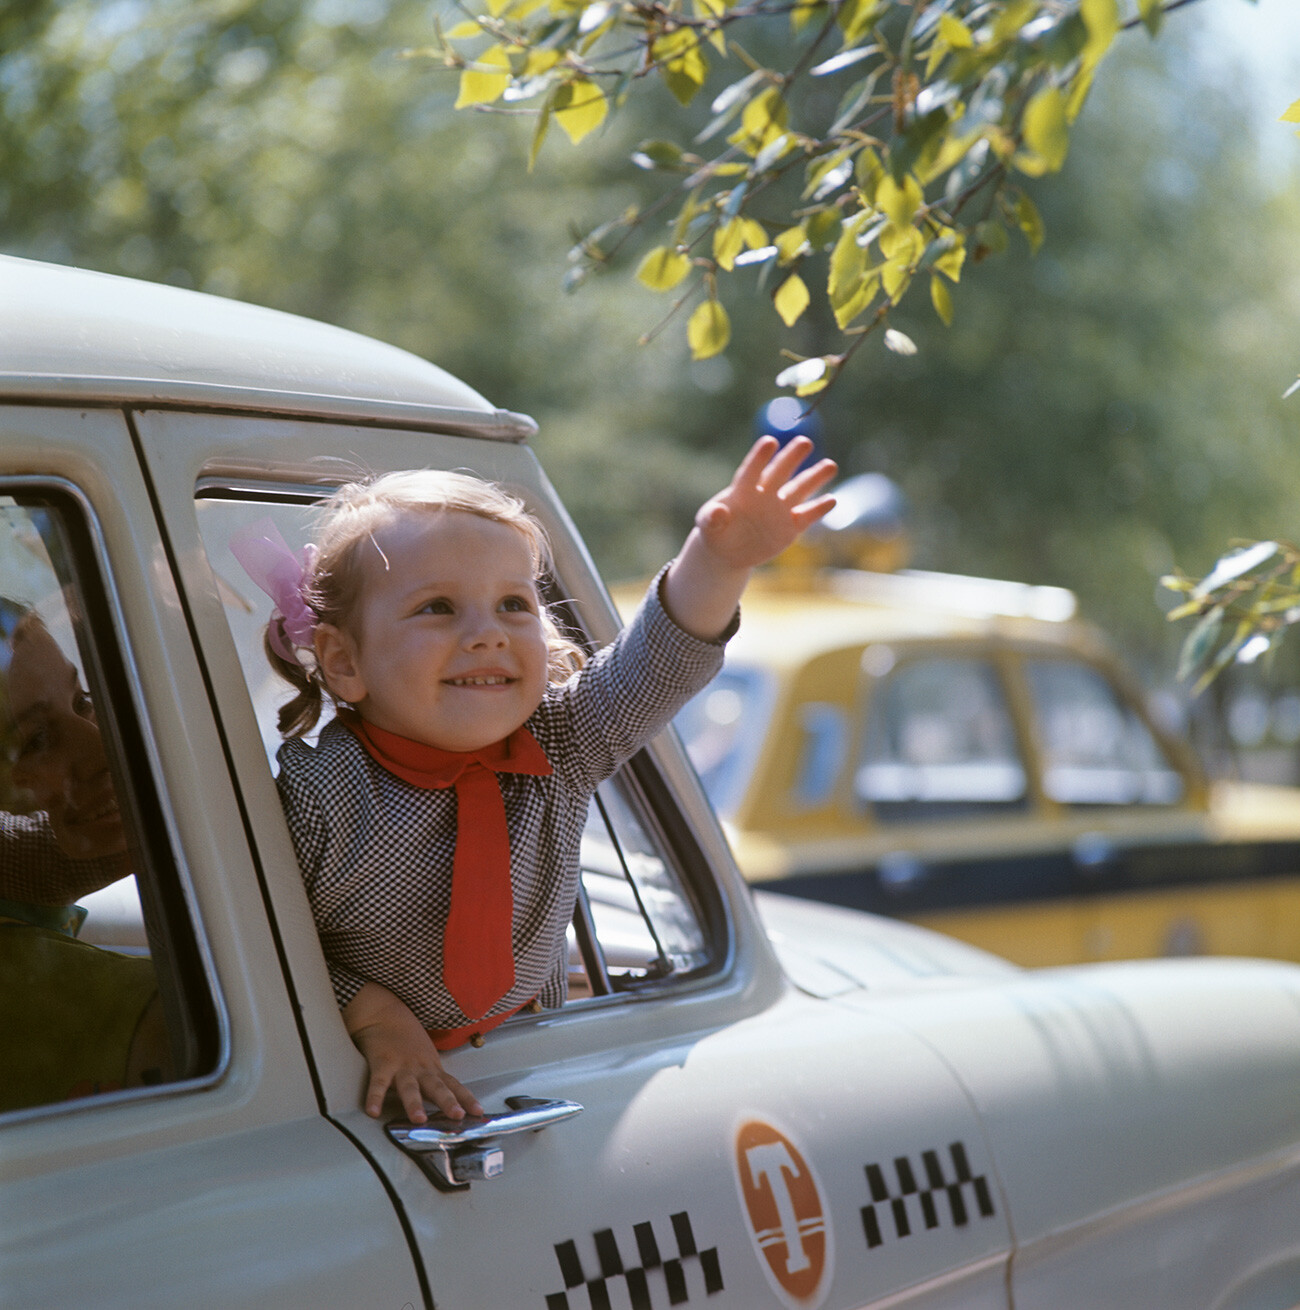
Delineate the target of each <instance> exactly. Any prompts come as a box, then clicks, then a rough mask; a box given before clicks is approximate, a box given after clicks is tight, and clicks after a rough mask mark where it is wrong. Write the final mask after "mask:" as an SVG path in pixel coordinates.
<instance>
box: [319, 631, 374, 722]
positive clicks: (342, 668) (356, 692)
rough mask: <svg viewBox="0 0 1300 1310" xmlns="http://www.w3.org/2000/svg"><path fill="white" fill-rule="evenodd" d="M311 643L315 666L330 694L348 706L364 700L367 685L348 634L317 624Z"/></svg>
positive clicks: (354, 645)
mask: <svg viewBox="0 0 1300 1310" xmlns="http://www.w3.org/2000/svg"><path fill="white" fill-rule="evenodd" d="M312 642H313V644H314V645H315V647H316V664H317V667H318V668H319V669H320V671H321V676H322V677H323V678H324V679H325V685H326V686H327V687H328V688H329V690H330V692H331V694H332V695H333V696H334V697H335V698H336V699H338V700H341V701H346V702H347V703H348V704H349V705H356V704H357V703H358V702H360V701H363V700H365V698H366V684H365V681H364V679H363V678H362V676H361V670H360V668H359V666H358V663H357V648H356V643H355V642H354V641H353V640H352V637H351V635H350V634H349V633H347V632H345V631H344V630H343V629H342V628H336V627H335V626H334V625H333V624H332V623H318V624H317V625H316V631H315V633H314V635H313V637H312Z"/></svg>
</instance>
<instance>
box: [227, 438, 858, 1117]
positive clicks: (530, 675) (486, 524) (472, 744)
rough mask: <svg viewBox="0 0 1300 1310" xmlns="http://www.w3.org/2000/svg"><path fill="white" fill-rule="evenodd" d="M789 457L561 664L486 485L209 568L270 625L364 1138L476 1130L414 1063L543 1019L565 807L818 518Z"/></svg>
mask: <svg viewBox="0 0 1300 1310" xmlns="http://www.w3.org/2000/svg"><path fill="white" fill-rule="evenodd" d="M810 448H811V443H809V442H808V441H807V440H806V439H804V438H799V439H797V440H796V441H792V442H790V443H789V444H788V445H787V446H785V447H784V448H781V449H779V450H778V447H777V442H776V441H775V439H773V438H771V437H764V438H763V439H762V440H760V441H759V442H757V443H756V444H755V446H754V447H753V449H752V450H751V451H750V452H749V454H748V455H747V456H746V458H745V459H744V461H743V462H742V463H741V465H740V467H739V469H738V470H737V471H736V474H735V476H734V477H733V478H732V481H731V484H730V485H729V486H728V487H727V488H726V490H724V491H722V492H721V493H719V494H718V495H717V496H715V497H714V498H713V499H711V500H710V501H708V502H707V503H706V504H705V505H704V506H703V508H702V509H701V510H700V512H699V514H698V515H697V516H696V521H695V527H694V529H693V530H692V532H691V533H690V536H689V537H688V538H687V541H686V544H685V545H684V547H683V548H682V551H681V553H680V554H679V555H678V556H677V558H676V559H675V560H674V561H673V562H672V563H671V564H669V565H668V566H667V567H666V568H665V569H664V570H663V571H662V572H661V573H660V574H659V576H658V577H657V578H656V579H655V581H654V583H652V584H651V587H650V589H649V591H648V593H647V595H646V598H645V600H644V601H643V603H642V606H641V608H640V610H639V611H638V613H637V615H636V616H635V618H634V619H633V620H632V622H631V623H630V624H629V625H628V627H627V628H625V629H624V631H623V632H622V633H621V634H620V635H619V636H618V638H617V639H616V640H615V641H613V642H612V643H611V644H610V645H609V646H607V647H606V648H605V649H603V650H601V651H599V652H598V653H597V654H596V655H594V656H593V657H592V658H591V659H590V661H588V662H586V663H585V664H584V663H583V659H582V655H581V652H580V651H579V650H578V648H577V647H576V646H574V645H573V644H572V643H571V642H569V641H568V640H567V639H565V637H564V636H563V635H562V634H561V633H560V631H559V630H558V628H557V627H556V625H555V623H554V622H553V620H552V619H551V617H550V616H549V615H548V613H547V611H546V607H545V606H544V605H543V604H542V602H541V599H540V594H539V582H540V580H541V579H542V578H543V577H544V576H545V574H546V572H547V568H548V553H547V548H546V542H545V539H544V536H543V531H542V528H541V526H540V524H538V523H537V522H536V520H534V519H533V518H532V517H531V516H530V515H529V514H528V513H527V512H526V511H525V509H524V507H523V505H522V504H521V503H520V502H519V501H518V500H516V499H515V498H514V497H513V496H510V495H509V494H508V493H506V492H505V491H503V490H502V489H501V488H499V487H497V486H495V485H493V484H491V483H485V482H481V481H479V480H478V479H476V478H472V477H467V476H465V475H461V474H454V473H442V472H435V471H427V470H426V471H419V472H411V473H394V474H388V475H386V476H384V477H380V478H378V479H376V480H375V481H373V482H369V483H353V484H349V485H347V486H344V487H343V488H341V489H340V490H339V491H338V492H337V493H336V494H335V495H334V496H333V497H332V498H331V499H330V501H329V502H328V503H327V504H326V505H325V507H324V511H323V519H322V523H321V529H320V533H319V536H318V540H317V543H316V546H315V547H314V548H308V551H307V552H306V553H305V556H304V560H303V561H302V562H301V563H299V562H295V560H294V557H292V556H290V555H289V554H288V551H287V548H285V547H283V544H282V543H280V544H279V545H278V546H277V545H275V544H273V543H272V541H271V540H269V539H268V538H267V537H266V536H265V535H262V536H260V537H259V536H258V532H257V531H256V530H254V531H251V532H250V533H246V534H244V537H243V539H242V540H237V541H236V542H234V543H232V545H233V546H234V548H235V553H236V555H237V557H238V558H240V560H241V562H242V563H243V564H244V566H245V568H247V569H248V571H249V573H250V576H252V577H253V578H254V580H255V581H257V582H258V583H259V585H260V586H262V587H263V589H264V590H266V591H267V592H268V594H270V595H271V596H272V598H273V599H275V600H276V602H277V609H276V611H275V612H274V613H273V614H272V618H271V622H270V624H269V625H268V629H267V653H268V656H269V657H270V658H271V661H272V664H273V665H274V666H275V668H276V669H277V670H278V671H279V672H280V673H281V674H282V675H283V676H284V677H286V678H287V679H288V680H289V681H290V682H291V683H292V684H293V685H294V687H295V688H296V690H297V695H296V696H295V697H294V699H293V700H291V701H290V702H289V704H288V705H286V706H285V707H284V708H283V709H282V710H281V714H280V728H281V731H282V732H283V733H285V734H286V737H287V738H288V739H287V740H286V741H285V743H284V745H283V746H282V747H281V748H280V753H279V761H280V773H279V779H278V786H279V790H280V797H281V801H282V803H283V805H284V810H285V814H286V816H287V818H288V822H289V829H290V832H291V833H292V836H293V841H294V846H295V850H296V853H297V856H298V860H299V862H300V864H301V866H302V873H303V878H304V880H305V882H306V886H307V894H308V897H309V899H310V901H311V905H312V910H313V913H314V915H315V919H316V925H317V928H318V930H319V932H320V937H321V943H322V946H323V948H324V952H325V956H326V959H327V961H328V964H329V968H330V974H331V979H332V981H333V984H334V990H335V994H336V997H337V1000H338V1003H339V1006H340V1008H341V1010H342V1012H343V1019H344V1023H345V1025H346V1026H347V1029H348V1032H349V1033H350V1034H351V1036H352V1039H353V1041H354V1042H355V1043H356V1044H357V1046H358V1048H359V1049H360V1050H361V1052H362V1054H363V1055H364V1056H365V1058H366V1062H367V1064H368V1066H369V1071H370V1078H369V1084H368V1087H367V1090H366V1094H365V1108H366V1112H367V1113H368V1114H371V1115H373V1116H376V1117H377V1116H378V1115H379V1113H380V1109H381V1106H382V1103H383V1100H384V1097H385V1095H386V1094H387V1093H388V1091H389V1090H390V1088H391V1089H392V1090H393V1091H394V1092H395V1093H396V1095H397V1097H398V1099H399V1100H400V1101H401V1103H402V1106H403V1107H404V1109H405V1111H406V1113H407V1115H408V1116H409V1118H410V1119H411V1120H412V1121H414V1122H416V1123H423V1122H425V1121H426V1119H427V1115H426V1113H425V1110H424V1106H423V1103H422V1098H427V1099H429V1100H431V1101H433V1102H434V1103H435V1104H436V1105H437V1106H438V1107H439V1109H440V1110H442V1111H443V1112H444V1113H446V1114H448V1115H450V1116H452V1117H453V1118H460V1117H462V1116H463V1115H464V1114H465V1113H466V1111H468V1112H469V1113H471V1114H482V1113H483V1110H482V1107H481V1106H480V1104H479V1102H478V1100H477V1099H476V1098H475V1097H474V1095H473V1093H471V1092H470V1091H469V1090H468V1089H467V1088H466V1087H464V1086H463V1085H462V1084H461V1083H459V1082H458V1081H457V1080H456V1079H455V1078H453V1077H451V1076H450V1075H449V1074H448V1073H447V1072H446V1071H445V1070H444V1069H443V1067H442V1062H441V1060H440V1059H439V1055H438V1052H439V1051H440V1050H449V1049H452V1048H453V1047H456V1046H459V1045H462V1044H463V1043H465V1042H466V1041H471V1040H473V1041H476V1042H478V1041H481V1037H482V1034H483V1033H485V1032H487V1031H490V1030H491V1029H492V1028H494V1027H496V1025H497V1024H499V1023H501V1022H502V1021H503V1020H504V1019H506V1018H508V1017H509V1016H510V1015H512V1014H514V1013H516V1012H518V1011H519V1010H521V1009H523V1008H524V1007H526V1006H529V1005H541V1006H545V1007H553V1006H558V1005H560V1004H562V1003H563V1001H564V997H565V990H566V979H567V958H566V957H567V950H566V944H565V929H566V927H567V925H568V923H569V920H570V919H571V917H572V915H573V906H574V900H575V898H576V895H577V888H578V877H579V873H578V855H579V845H580V841H581V835H582V829H583V826H584V823H585V821H586V816H587V804H588V801H589V799H590V797H591V795H592V793H593V792H594V791H595V789H596V787H597V785H598V784H599V783H600V782H602V781H603V780H604V779H605V778H607V777H609V776H610V775H611V774H612V773H613V772H614V771H615V769H617V768H618V766H619V765H620V764H621V763H622V762H623V761H624V760H626V759H627V758H628V757H630V756H631V755H632V754H633V753H634V752H635V751H636V750H637V749H638V748H639V747H640V746H641V745H643V744H644V743H645V742H646V741H647V740H648V739H649V738H650V737H652V736H653V735H654V734H655V733H656V732H657V731H659V729H661V728H662V727H664V726H665V725H666V724H667V723H668V722H669V720H671V718H672V716H673V715H674V714H675V713H676V711H677V710H678V709H679V708H680V707H681V706H682V705H683V704H684V703H685V702H686V701H687V700H688V699H689V698H690V697H691V696H693V695H695V694H696V693H697V692H698V691H700V690H701V689H702V688H703V687H704V686H705V685H706V684H707V683H708V682H709V681H710V679H711V678H712V677H713V676H714V675H715V674H716V673H717V671H718V669H719V668H720V667H721V664H722V651H723V646H724V645H725V642H726V640H727V639H728V638H729V637H730V635H731V634H732V632H733V631H734V630H735V625H736V622H737V605H738V602H739V600H740V596H741V592H742V591H743V590H744V587H745V584H746V582H747V580H748V578H749V574H750V571H751V569H753V568H754V566H756V565H758V564H761V563H763V562H765V561H766V560H768V559H770V558H772V557H773V556H774V555H776V554H778V553H779V552H780V551H782V550H784V549H785V548H786V547H787V546H788V545H790V544H791V542H793V541H794V540H795V538H796V537H797V536H798V535H799V534H800V533H801V532H802V531H803V530H804V529H805V528H806V527H807V526H808V525H809V524H810V523H812V522H814V521H815V520H816V519H818V518H820V517H821V516H822V515H823V514H825V513H826V511H827V510H829V509H830V508H831V506H832V504H833V503H834V501H833V500H832V499H831V498H830V497H829V496H820V497H819V496H817V494H816V493H817V492H818V491H820V489H821V488H822V487H823V486H825V484H826V483H827V482H828V481H829V480H830V479H831V478H832V477H833V476H834V474H835V466H834V464H833V463H831V461H829V460H822V461H821V462H820V463H818V464H816V465H815V466H813V467H812V468H810V469H807V470H805V471H803V472H797V470H798V468H799V465H800V464H801V463H802V461H803V460H804V459H805V457H806V456H807V455H808V453H809V450H810ZM303 656H305V658H303ZM326 697H328V698H329V699H330V700H331V701H332V702H333V704H334V705H335V708H336V715H335V717H334V718H333V719H332V720H331V721H330V722H329V723H327V724H326V725H325V727H324V728H323V729H322V731H321V734H320V739H319V744H318V745H317V746H315V747H311V746H309V745H307V744H306V743H305V742H303V741H300V740H298V738H299V737H300V736H301V735H302V734H303V733H304V732H306V731H308V730H309V729H310V728H311V727H312V726H314V724H315V723H316V721H317V719H318V717H319V715H320V713H321V709H322V701H323V699H324V698H326Z"/></svg>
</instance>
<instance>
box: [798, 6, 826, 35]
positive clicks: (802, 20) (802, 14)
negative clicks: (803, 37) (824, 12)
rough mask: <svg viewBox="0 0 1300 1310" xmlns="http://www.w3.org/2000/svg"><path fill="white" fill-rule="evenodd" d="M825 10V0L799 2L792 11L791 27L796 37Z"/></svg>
mask: <svg viewBox="0 0 1300 1310" xmlns="http://www.w3.org/2000/svg"><path fill="white" fill-rule="evenodd" d="M823 8H825V5H824V3H823V0H798V3H797V4H796V5H795V7H794V8H793V9H791V10H790V26H791V28H792V29H793V30H794V33H795V35H796V36H797V35H798V34H799V33H800V32H802V31H803V29H804V27H805V26H807V24H808V23H809V22H810V21H811V20H812V18H813V16H814V15H815V14H817V12H818V11H819V10H821V9H823Z"/></svg>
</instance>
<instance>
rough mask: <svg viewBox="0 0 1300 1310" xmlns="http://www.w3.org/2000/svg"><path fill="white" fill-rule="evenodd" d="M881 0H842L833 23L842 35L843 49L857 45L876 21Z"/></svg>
mask: <svg viewBox="0 0 1300 1310" xmlns="http://www.w3.org/2000/svg"><path fill="white" fill-rule="evenodd" d="M881 5H882V0H844V3H843V4H841V5H840V8H839V12H838V13H837V14H836V15H835V21H836V22H837V23H839V25H840V30H841V31H842V32H843V33H844V48H845V49H848V48H849V47H850V46H854V45H856V44H857V43H858V40H859V39H860V38H861V37H862V36H864V35H865V34H866V32H867V29H868V28H869V27H870V26H871V24H872V23H874V22H875V21H876V18H877V16H878V15H879V13H880V10H881Z"/></svg>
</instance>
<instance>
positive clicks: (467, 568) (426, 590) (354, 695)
mask: <svg viewBox="0 0 1300 1310" xmlns="http://www.w3.org/2000/svg"><path fill="white" fill-rule="evenodd" d="M361 550H362V551H363V552H364V554H363V560H364V563H363V566H362V567H363V577H362V584H361V596H360V601H359V603H358V606H357V610H356V614H355V618H354V620H353V621H352V622H350V623H349V624H348V626H347V627H346V628H338V627H334V626H333V625H331V624H326V623H322V624H321V625H319V627H318V628H317V630H316V654H317V658H318V660H319V661H320V667H321V670H322V672H323V673H324V675H325V680H326V682H327V683H328V685H329V688H330V690H331V691H332V692H333V693H334V694H335V695H336V696H337V697H339V698H340V699H341V700H345V701H347V702H348V703H349V704H351V705H352V706H353V707H354V708H355V709H356V710H357V711H358V712H359V713H360V714H361V717H362V718H363V719H365V720H366V721H367V722H368V723H372V724H374V725H375V726H376V727H379V728H383V729H386V730H387V731H389V732H395V733H397V734H398V735H400V736H403V737H408V738H410V739H411V740H413V741H419V742H423V743H424V744H425V745H426V746H436V747H438V748H439V749H441V750H453V751H468V750H478V749H480V748H481V747H484V746H488V745H490V744H491V743H492V742H495V741H499V740H500V739H501V738H502V737H506V736H509V734H510V733H512V732H513V731H514V730H515V729H516V728H518V727H520V726H521V725H522V724H523V723H524V722H525V720H527V718H528V717H529V715H531V714H532V712H533V711H534V710H535V709H536V708H537V707H538V705H539V704H541V700H542V696H543V694H544V693H545V691H546V681H547V666H548V660H549V652H548V650H547V645H546V636H545V632H544V630H543V628H542V622H541V602H540V598H539V596H538V593H537V584H536V582H535V581H534V579H533V571H534V564H533V556H532V551H531V549H530V546H529V543H528V540H527V538H526V537H525V536H524V535H523V534H522V533H521V532H520V531H519V530H518V529H516V528H513V527H511V526H510V525H509V524H508V523H498V522H496V521H495V520H493V519H487V518H482V517H480V516H479V515H477V514H470V513H467V512H465V511H462V510H444V511H440V512H430V513H419V512H406V513H402V514H399V515H398V516H397V517H395V518H394V519H393V520H392V521H391V522H390V523H388V524H386V525H385V526H384V527H382V528H380V529H377V530H376V531H375V533H374V534H373V540H371V541H367V542H365V543H364V544H363V545H362V546H361Z"/></svg>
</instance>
